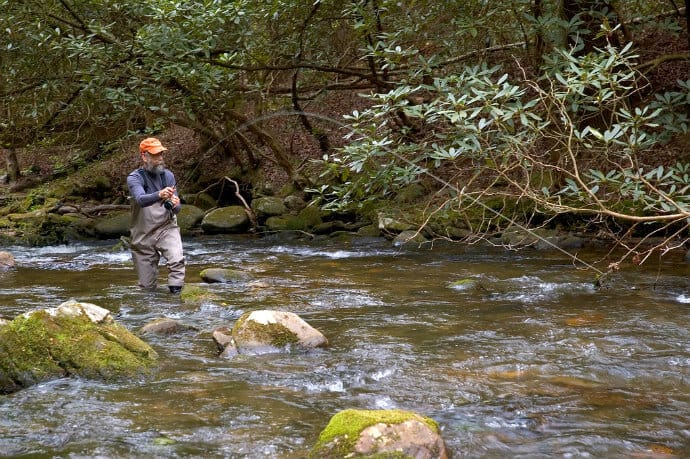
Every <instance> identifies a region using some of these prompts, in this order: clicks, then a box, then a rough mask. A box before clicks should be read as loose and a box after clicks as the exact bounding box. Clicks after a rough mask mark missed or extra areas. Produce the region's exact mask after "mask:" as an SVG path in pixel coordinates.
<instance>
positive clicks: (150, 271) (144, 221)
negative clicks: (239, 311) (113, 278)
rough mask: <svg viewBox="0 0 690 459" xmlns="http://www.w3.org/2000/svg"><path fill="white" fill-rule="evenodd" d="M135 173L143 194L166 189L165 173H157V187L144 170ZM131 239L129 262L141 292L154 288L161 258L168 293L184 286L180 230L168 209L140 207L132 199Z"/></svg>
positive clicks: (160, 203)
mask: <svg viewBox="0 0 690 459" xmlns="http://www.w3.org/2000/svg"><path fill="white" fill-rule="evenodd" d="M137 172H138V174H139V176H140V177H141V180H142V185H143V188H144V191H145V192H146V194H150V193H154V192H157V191H160V190H162V189H163V188H165V187H166V186H167V185H166V183H167V181H166V177H165V173H162V174H160V181H161V182H160V183H161V186H160V187H158V185H157V184H156V183H155V182H154V181H153V179H152V177H151V176H150V175H149V174H148V173H147V172H146V171H145V170H144V169H138V170H137ZM131 236H132V242H131V251H132V260H133V261H134V267H135V269H136V271H137V275H138V277H139V285H140V286H141V287H143V288H145V289H155V288H156V287H157V280H158V264H159V263H160V259H161V256H162V257H163V258H165V261H166V263H165V266H166V268H167V269H168V287H169V288H170V291H171V292H175V293H177V292H179V291H180V289H181V288H182V286H183V285H184V276H185V263H184V261H185V260H184V254H183V251H182V238H181V236H180V227H179V226H178V225H177V217H176V216H175V214H174V213H173V211H172V208H166V206H164V205H163V203H162V202H157V203H155V204H152V205H150V206H146V207H141V206H139V205H138V204H137V202H136V200H132V228H131Z"/></svg>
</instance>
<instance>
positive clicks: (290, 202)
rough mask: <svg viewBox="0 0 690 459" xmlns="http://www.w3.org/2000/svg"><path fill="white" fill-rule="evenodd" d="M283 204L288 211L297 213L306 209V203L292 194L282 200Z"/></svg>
mask: <svg viewBox="0 0 690 459" xmlns="http://www.w3.org/2000/svg"><path fill="white" fill-rule="evenodd" d="M283 204H285V207H287V208H288V210H292V211H297V212H299V211H300V210H302V209H304V208H305V207H307V203H306V201H305V200H304V199H302V198H300V197H299V196H296V195H294V194H291V195H289V196H285V199H283Z"/></svg>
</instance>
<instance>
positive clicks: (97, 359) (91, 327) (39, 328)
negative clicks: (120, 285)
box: [0, 300, 158, 393]
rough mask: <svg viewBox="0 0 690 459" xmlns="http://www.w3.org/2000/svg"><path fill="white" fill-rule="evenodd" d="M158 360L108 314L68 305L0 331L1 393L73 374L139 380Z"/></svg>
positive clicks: (14, 322)
mask: <svg viewBox="0 0 690 459" xmlns="http://www.w3.org/2000/svg"><path fill="white" fill-rule="evenodd" d="M157 358H158V355H157V354H156V352H155V351H154V350H153V349H152V348H151V347H150V346H149V345H148V344H146V343H145V342H144V341H142V340H141V339H139V338H137V337H136V336H134V335H133V334H132V333H130V332H129V331H128V330H127V329H125V328H124V327H122V326H120V325H118V324H117V323H116V322H115V321H114V319H113V317H112V315H111V314H110V313H109V312H108V311H107V310H106V309H103V308H101V307H99V306H96V305H93V304H90V303H80V302H77V301H74V300H71V301H68V302H65V303H63V304H61V305H60V306H58V307H57V308H49V309H42V310H36V311H30V312H28V313H25V314H22V315H20V316H18V317H16V318H15V319H14V320H12V321H11V322H9V323H8V324H7V325H5V326H3V327H0V393H10V392H14V391H17V390H20V389H22V388H24V387H28V386H30V385H32V384H36V383H39V382H42V381H47V380H51V379H56V378H60V377H65V376H72V375H74V376H79V377H83V378H97V379H103V380H112V379H120V378H132V377H136V376H141V375H144V374H147V373H148V372H149V371H150V369H151V367H153V365H154V363H156V361H157Z"/></svg>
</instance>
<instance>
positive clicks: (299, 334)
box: [232, 310, 328, 354]
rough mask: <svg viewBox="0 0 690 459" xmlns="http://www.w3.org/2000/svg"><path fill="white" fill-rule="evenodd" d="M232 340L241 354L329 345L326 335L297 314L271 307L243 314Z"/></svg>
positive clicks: (237, 323) (234, 330) (234, 328)
mask: <svg viewBox="0 0 690 459" xmlns="http://www.w3.org/2000/svg"><path fill="white" fill-rule="evenodd" d="M232 340H233V343H234V345H235V346H236V350H237V352H238V353H239V354H265V353H273V352H281V351H290V350H292V349H293V348H301V349H313V348H316V347H323V346H327V345H328V340H327V339H326V337H325V336H324V335H323V334H322V333H321V332H319V331H318V330H316V329H315V328H313V327H312V326H310V325H309V324H308V323H306V322H305V321H304V320H302V319H301V318H300V317H299V316H298V315H297V314H294V313H291V312H284V311H271V310H259V311H251V312H246V313H244V314H242V316H240V318H239V319H237V322H235V325H234V326H233V328H232Z"/></svg>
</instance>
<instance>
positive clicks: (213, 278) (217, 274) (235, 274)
mask: <svg viewBox="0 0 690 459" xmlns="http://www.w3.org/2000/svg"><path fill="white" fill-rule="evenodd" d="M199 276H200V277H201V279H203V281H204V282H207V283H209V284H216V283H229V282H241V281H247V280H249V279H251V276H250V275H249V274H247V273H245V272H243V271H238V270H235V269H227V268H207V269H204V270H202V271H201V272H200V273H199Z"/></svg>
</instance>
